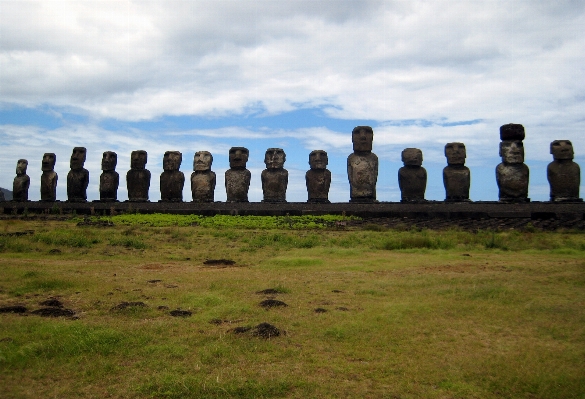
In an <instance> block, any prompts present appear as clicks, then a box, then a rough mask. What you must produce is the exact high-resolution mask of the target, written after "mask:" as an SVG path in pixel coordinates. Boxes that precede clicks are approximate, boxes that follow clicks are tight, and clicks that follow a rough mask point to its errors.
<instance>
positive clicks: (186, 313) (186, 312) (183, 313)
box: [170, 309, 193, 317]
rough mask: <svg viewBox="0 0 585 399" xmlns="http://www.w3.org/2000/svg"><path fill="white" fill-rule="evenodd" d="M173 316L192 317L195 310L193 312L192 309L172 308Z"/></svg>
mask: <svg viewBox="0 0 585 399" xmlns="http://www.w3.org/2000/svg"><path fill="white" fill-rule="evenodd" d="M170 314H171V316H173V317H190V316H191V315H192V314H193V312H191V311H190V310H180V309H177V310H171V312H170Z"/></svg>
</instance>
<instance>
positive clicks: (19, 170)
mask: <svg viewBox="0 0 585 399" xmlns="http://www.w3.org/2000/svg"><path fill="white" fill-rule="evenodd" d="M27 167H28V161H27V160H26V159H19V160H18V162H17V163H16V177H15V178H14V181H13V183H12V201H19V202H26V201H28V188H29V187H30V177H28V175H27V174H26V168H27Z"/></svg>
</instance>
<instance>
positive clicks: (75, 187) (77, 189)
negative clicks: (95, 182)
mask: <svg viewBox="0 0 585 399" xmlns="http://www.w3.org/2000/svg"><path fill="white" fill-rule="evenodd" d="M86 155H87V149H86V148H85V147H75V148H73V153H72V154H71V159H70V160H69V166H70V167H71V170H70V171H69V173H68V174H67V200H68V201H69V202H86V201H87V186H88V185H89V171H88V170H87V169H84V168H83V165H84V164H85V158H86Z"/></svg>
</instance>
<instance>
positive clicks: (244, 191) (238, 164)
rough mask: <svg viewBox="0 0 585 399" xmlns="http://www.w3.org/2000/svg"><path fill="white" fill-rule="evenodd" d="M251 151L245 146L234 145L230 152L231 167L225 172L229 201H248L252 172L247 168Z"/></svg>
mask: <svg viewBox="0 0 585 399" xmlns="http://www.w3.org/2000/svg"><path fill="white" fill-rule="evenodd" d="M249 156H250V151H248V149H247V148H245V147H232V148H230V152H229V160H230V168H229V169H228V170H226V172H225V191H226V194H227V202H248V191H249V189H250V180H251V177H252V174H251V173H250V171H249V170H248V169H246V164H247V162H248V157H249Z"/></svg>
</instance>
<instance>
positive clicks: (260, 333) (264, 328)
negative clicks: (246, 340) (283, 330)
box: [252, 323, 280, 339]
mask: <svg viewBox="0 0 585 399" xmlns="http://www.w3.org/2000/svg"><path fill="white" fill-rule="evenodd" d="M252 335H253V336H255V337H261V338H265V339H268V338H271V337H278V336H279V335H280V330H279V329H278V328H276V327H275V326H273V325H272V324H268V323H260V324H258V325H257V326H256V327H254V329H253V331H252Z"/></svg>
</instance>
